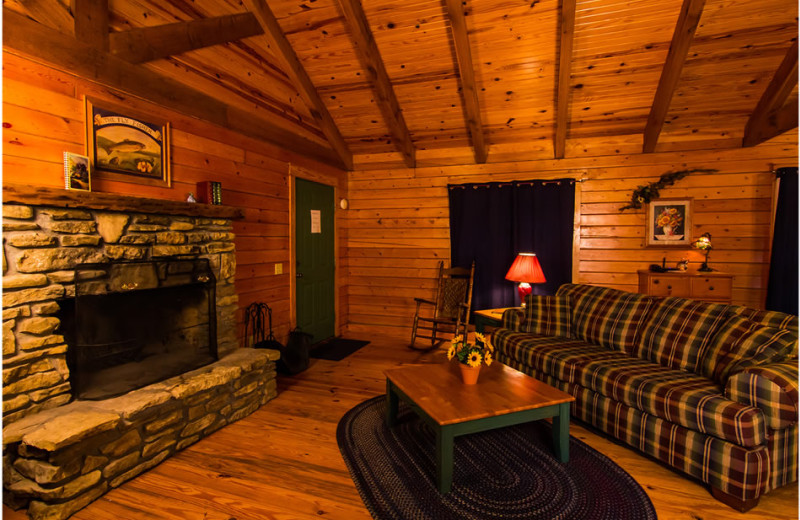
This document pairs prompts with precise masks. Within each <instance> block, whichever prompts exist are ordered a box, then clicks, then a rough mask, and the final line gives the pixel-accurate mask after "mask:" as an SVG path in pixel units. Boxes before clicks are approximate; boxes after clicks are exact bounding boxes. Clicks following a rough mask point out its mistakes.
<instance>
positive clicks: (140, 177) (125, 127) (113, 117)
mask: <svg viewBox="0 0 800 520" xmlns="http://www.w3.org/2000/svg"><path fill="white" fill-rule="evenodd" d="M86 121H87V125H86V126H87V128H86V131H87V134H88V135H87V141H86V142H87V155H88V156H89V159H90V161H91V165H92V172H93V174H94V175H95V176H96V177H98V178H105V179H111V180H117V181H125V182H133V183H136V184H148V185H150V186H166V187H169V186H170V185H171V179H170V164H169V123H168V122H166V121H162V120H159V119H158V118H155V117H151V116H148V115H142V114H136V113H134V112H132V111H131V110H128V109H127V108H124V107H118V106H115V105H112V104H110V103H106V102H105V101H95V100H92V99H89V98H87V99H86Z"/></svg>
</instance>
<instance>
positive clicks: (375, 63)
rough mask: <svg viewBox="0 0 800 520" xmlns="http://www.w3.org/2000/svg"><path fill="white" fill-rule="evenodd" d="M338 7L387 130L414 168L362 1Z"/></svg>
mask: <svg viewBox="0 0 800 520" xmlns="http://www.w3.org/2000/svg"><path fill="white" fill-rule="evenodd" d="M338 4H339V7H340V8H341V10H342V14H343V15H344V18H345V20H346V21H347V28H348V29H349V30H350V35H351V36H352V37H353V40H354V42H355V45H356V54H358V59H359V61H360V62H361V65H362V66H363V67H364V70H365V71H366V73H367V76H368V77H369V80H370V83H371V84H372V89H373V91H374V92H375V100H376V101H377V103H378V107H379V108H380V110H381V113H382V114H383V118H384V119H385V120H386V125H387V126H388V127H389V131H390V132H391V133H392V139H393V140H394V145H395V147H396V148H397V150H398V151H399V152H400V153H401V154H402V155H403V161H404V162H405V164H406V166H408V167H409V168H413V167H414V166H416V163H417V158H416V150H415V149H414V143H413V141H412V140H411V134H410V133H409V131H408V126H406V120H405V118H403V112H402V110H400V103H398V101H397V96H396V95H395V93H394V88H393V87H392V82H391V80H390V79H389V74H388V73H387V72H386V67H385V66H384V64H383V58H381V53H380V51H379V50H378V44H377V43H375V37H374V36H373V35H372V29H370V27H369V22H368V21H367V15H366V13H364V8H363V7H362V6H361V1H360V0H338Z"/></svg>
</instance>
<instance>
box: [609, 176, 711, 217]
mask: <svg viewBox="0 0 800 520" xmlns="http://www.w3.org/2000/svg"><path fill="white" fill-rule="evenodd" d="M717 171H719V170H716V169H713V168H692V169H690V170H680V171H677V172H667V173H663V174H661V177H660V178H659V179H658V180H657V181H656V182H651V183H650V184H647V185H645V186H637V187H636V189H635V190H633V193H632V194H631V202H630V203H629V204H626V205H625V206H622V207H621V208H619V210H620V211H625V210H626V209H639V208H641V207H642V205H643V204H648V203H649V202H650V201H651V200H653V199H657V198H658V194H659V191H660V190H661V189H663V188H666V187H667V186H672V185H673V184H675V181H678V180H680V179H683V178H684V177H686V176H687V175H689V174H690V173H715V172H717Z"/></svg>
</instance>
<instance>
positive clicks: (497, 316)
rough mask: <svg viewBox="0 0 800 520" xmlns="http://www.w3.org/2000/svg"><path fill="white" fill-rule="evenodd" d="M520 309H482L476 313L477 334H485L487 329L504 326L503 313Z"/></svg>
mask: <svg viewBox="0 0 800 520" xmlns="http://www.w3.org/2000/svg"><path fill="white" fill-rule="evenodd" d="M518 308H519V307H500V308H498V309H481V310H479V311H475V332H480V333H481V334H483V333H484V331H485V330H486V327H494V328H498V327H500V326H501V325H502V324H503V313H504V312H505V311H506V310H507V309H518Z"/></svg>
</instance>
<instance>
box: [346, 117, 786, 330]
mask: <svg viewBox="0 0 800 520" xmlns="http://www.w3.org/2000/svg"><path fill="white" fill-rule="evenodd" d="M490 153H491V152H490ZM490 157H491V156H490ZM490 160H491V159H490ZM796 165H797V132H796V131H793V132H790V133H788V134H785V135H784V136H781V137H778V138H775V139H773V140H772V141H769V142H767V143H764V144H762V145H760V146H758V147H756V148H749V149H736V150H699V151H691V152H673V153H656V154H630V155H625V154H619V155H605V156H600V157H576V158H567V159H563V160H538V161H528V162H506V163H496V164H484V165H463V166H443V167H426V168H417V169H378V170H362V171H356V172H351V174H350V176H349V179H350V180H349V196H350V201H351V205H350V208H351V209H350V210H348V211H347V212H346V220H345V227H346V229H347V233H346V234H347V239H346V244H345V245H346V257H347V261H348V266H347V272H348V276H349V280H348V281H349V286H348V298H349V303H350V321H349V325H348V330H349V331H351V332H353V333H362V334H364V333H367V332H375V331H376V330H377V331H380V332H382V333H386V334H392V335H409V336H410V326H411V321H412V318H413V314H414V301H413V298H414V297H427V298H430V297H432V295H433V289H434V277H435V276H436V265H437V263H438V262H439V260H444V261H445V262H446V263H449V254H450V253H449V250H450V235H449V220H448V218H449V214H448V199H447V188H446V186H447V184H448V183H454V184H455V183H465V182H488V181H510V180H524V179H547V178H563V177H575V178H582V179H585V181H584V182H582V183H580V187H581V189H580V191H581V197H580V199H581V201H580V204H579V207H578V208H577V210H576V215H577V218H576V237H575V239H576V246H575V250H576V253H577V254H576V258H575V260H574V262H575V265H574V269H573V272H574V273H575V274H576V276H575V278H574V281H577V282H581V283H590V284H595V285H604V286H609V287H615V288H618V289H622V290H628V291H636V290H637V283H638V282H637V275H636V271H637V269H644V268H647V267H648V266H649V264H652V263H659V264H660V263H661V260H662V258H664V257H666V260H667V264H668V265H672V266H674V265H675V264H676V263H677V262H678V261H679V260H680V259H681V258H683V257H688V258H689V260H690V262H691V263H690V270H696V269H697V267H698V266H699V263H700V262H701V260H702V254H701V253H700V252H699V251H696V250H689V249H658V248H645V247H644V245H645V239H644V237H645V233H644V231H645V210H644V209H641V210H626V211H624V212H620V211H619V208H620V207H621V206H623V205H624V204H625V203H626V202H627V201H628V200H629V199H630V196H631V192H632V191H633V190H634V189H636V188H637V186H639V185H644V184H647V183H650V182H654V181H656V180H658V178H659V176H660V175H661V174H663V173H666V172H669V171H675V170H682V169H689V168H713V169H717V170H719V171H718V172H717V173H713V174H691V175H689V176H688V177H686V178H684V179H682V180H680V181H678V182H677V183H676V185H675V186H673V187H670V188H667V189H664V190H662V197H665V198H666V197H670V198H671V197H692V198H693V199H694V225H693V230H692V233H693V236H699V235H700V234H701V233H703V232H709V233H711V235H712V237H713V244H714V248H715V249H714V250H713V251H712V252H711V256H710V258H709V260H710V264H711V266H712V267H714V268H715V269H718V270H720V271H724V272H729V273H733V274H734V275H735V279H734V293H733V300H734V303H737V304H742V305H749V306H753V307H763V301H764V298H765V290H766V284H767V271H768V265H769V263H768V262H769V242H770V238H769V236H770V229H771V207H772V203H773V202H772V197H773V179H774V176H773V175H772V173H771V171H772V170H773V169H774V168H777V167H781V166H796ZM545 274H546V273H545Z"/></svg>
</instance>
